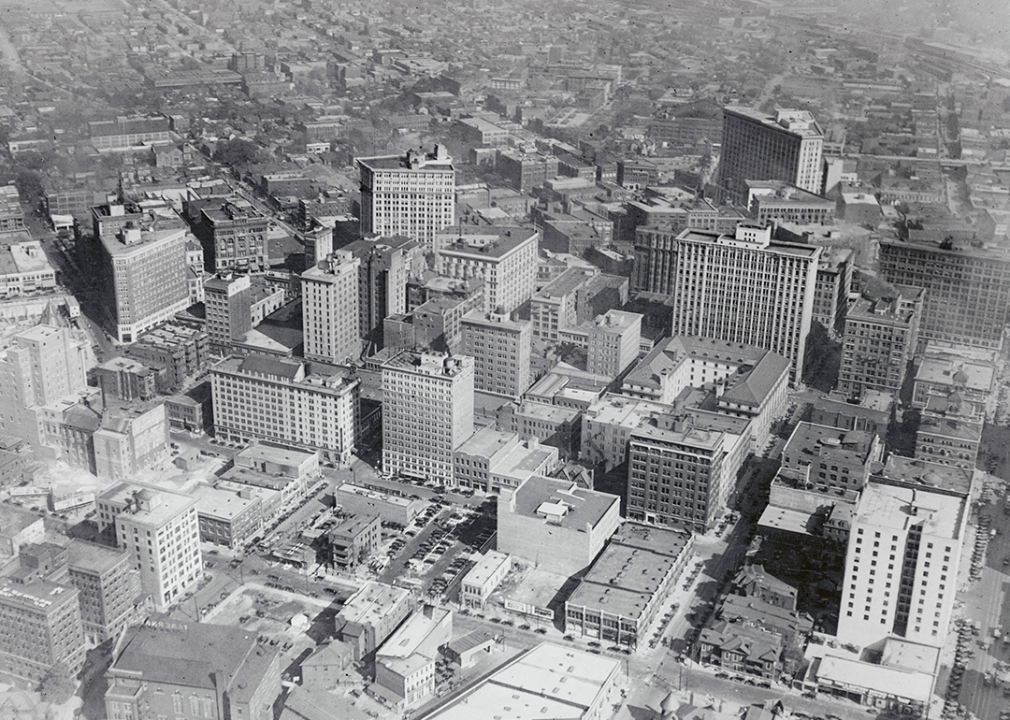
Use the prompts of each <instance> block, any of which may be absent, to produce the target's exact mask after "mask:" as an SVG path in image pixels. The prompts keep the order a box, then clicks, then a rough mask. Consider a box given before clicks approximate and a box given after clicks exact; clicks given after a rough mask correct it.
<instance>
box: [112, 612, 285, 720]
mask: <svg viewBox="0 0 1010 720" xmlns="http://www.w3.org/2000/svg"><path fill="white" fill-rule="evenodd" d="M105 677H106V679H107V681H108V685H109V687H108V690H106V691H105V711H106V713H107V717H110V718H137V717H141V716H143V714H144V713H145V712H151V713H153V714H154V715H155V716H157V715H164V716H165V717H170V716H172V717H178V718H186V720H197V718H204V719H209V720H225V719H226V718H248V719H249V720H270V718H271V717H272V716H273V704H274V702H275V701H276V700H277V698H278V696H279V695H280V693H281V671H280V654H279V653H278V652H277V650H276V649H274V648H272V647H270V645H268V644H267V643H266V642H260V641H259V639H258V638H257V635H256V633H254V632H246V631H245V630H242V629H241V628H236V627H228V626H225V625H211V624H209V623H179V622H173V621H169V620H168V619H166V618H164V617H158V618H152V619H150V620H148V621H147V622H146V623H144V624H143V625H138V626H135V627H132V628H130V629H129V630H128V631H127V633H126V635H125V636H124V637H123V638H122V640H121V641H120V642H119V643H117V645H116V648H115V650H114V656H113V660H112V665H111V666H110V667H109V669H108V671H107V672H106V674H105Z"/></svg>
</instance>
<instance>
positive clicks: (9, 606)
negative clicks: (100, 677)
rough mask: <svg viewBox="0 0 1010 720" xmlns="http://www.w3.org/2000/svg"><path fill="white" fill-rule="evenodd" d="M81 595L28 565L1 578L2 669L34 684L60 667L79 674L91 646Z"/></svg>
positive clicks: (0, 661)
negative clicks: (86, 635)
mask: <svg viewBox="0 0 1010 720" xmlns="http://www.w3.org/2000/svg"><path fill="white" fill-rule="evenodd" d="M78 594H79V593H78V591H77V589H76V588H74V587H73V586H70V585H63V584H57V583H53V582H49V581H48V580H43V579H41V578H40V577H39V575H38V573H36V572H32V571H26V570H25V569H24V568H20V569H19V570H18V571H16V572H15V573H14V575H13V576H10V577H4V578H0V624H2V627H3V632H0V670H3V672H5V673H7V674H9V675H12V676H14V677H17V678H23V679H25V680H28V681H30V682H31V683H32V684H33V685H34V684H35V683H38V682H39V681H41V680H42V679H43V678H44V677H45V676H46V675H47V674H48V673H49V671H50V670H52V669H53V667H54V666H56V665H61V666H63V667H65V668H66V671H67V673H68V674H69V675H70V677H73V676H74V675H76V674H77V672H78V671H79V670H80V669H81V668H82V667H83V666H84V655H85V650H86V648H85V645H84V630H83V627H82V625H81V607H80V604H79V602H78Z"/></svg>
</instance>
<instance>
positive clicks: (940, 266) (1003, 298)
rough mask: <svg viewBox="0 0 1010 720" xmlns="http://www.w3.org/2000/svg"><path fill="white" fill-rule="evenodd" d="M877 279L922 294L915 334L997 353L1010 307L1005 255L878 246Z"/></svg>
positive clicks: (1009, 266) (961, 247) (959, 248)
mask: <svg viewBox="0 0 1010 720" xmlns="http://www.w3.org/2000/svg"><path fill="white" fill-rule="evenodd" d="M880 274H881V276H882V277H883V278H884V279H885V280H886V281H887V282H889V283H891V284H892V285H912V286H915V287H921V288H923V289H924V290H925V291H926V299H925V303H924V305H923V309H922V321H921V323H920V324H919V335H920V337H922V338H923V339H925V340H941V341H944V342H952V343H956V344H959V345H970V346H972V347H982V348H991V349H998V348H1000V347H1001V346H1002V344H1003V333H1004V329H1005V326H1006V321H1007V308H1008V307H1010V256H1008V255H1007V254H1006V253H1004V252H1000V251H998V250H995V249H990V248H975V247H971V246H969V245H967V244H959V243H948V244H946V245H941V244H936V243H929V242H898V241H891V242H886V241H885V242H881V243H880Z"/></svg>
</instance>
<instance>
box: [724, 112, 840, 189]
mask: <svg viewBox="0 0 1010 720" xmlns="http://www.w3.org/2000/svg"><path fill="white" fill-rule="evenodd" d="M823 148H824V133H823V132H822V131H821V128H820V126H819V125H818V124H817V121H816V120H815V119H814V116H813V115H812V114H810V113H809V112H807V111H805V110H778V111H777V112H776V114H775V115H768V114H765V113H763V112H760V111H758V110H754V109H751V108H745V107H726V108H723V126H722V154H721V156H720V159H719V178H720V184H721V185H722V187H723V188H724V189H725V191H726V192H727V194H728V196H729V198H730V199H731V200H732V201H733V202H735V203H737V204H741V205H742V204H744V203H745V202H746V201H747V193H748V187H747V181H748V180H783V181H785V182H788V183H791V184H793V185H795V186H797V187H799V188H801V189H802V190H806V191H808V192H811V193H817V192H819V191H820V189H821V153H822V151H823Z"/></svg>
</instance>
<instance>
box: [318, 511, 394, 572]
mask: <svg viewBox="0 0 1010 720" xmlns="http://www.w3.org/2000/svg"><path fill="white" fill-rule="evenodd" d="M327 539H328V545H329V548H330V564H332V565H333V566H334V567H337V568H341V569H343V570H351V569H353V568H355V567H357V566H358V565H360V564H361V563H363V562H365V561H366V560H367V559H368V556H369V555H371V554H372V553H373V552H375V550H376V548H378V547H379V541H380V540H381V539H382V520H381V519H380V517H379V515H378V514H375V515H355V516H354V517H351V518H347V519H346V520H344V521H343V522H341V523H339V524H337V525H336V526H335V527H333V528H332V529H330V531H329V532H328V533H327Z"/></svg>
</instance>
